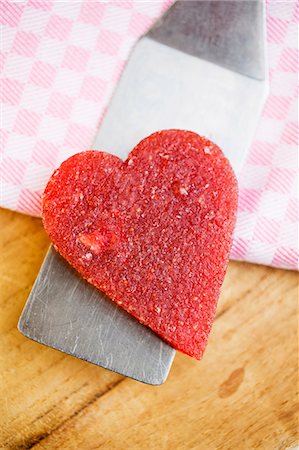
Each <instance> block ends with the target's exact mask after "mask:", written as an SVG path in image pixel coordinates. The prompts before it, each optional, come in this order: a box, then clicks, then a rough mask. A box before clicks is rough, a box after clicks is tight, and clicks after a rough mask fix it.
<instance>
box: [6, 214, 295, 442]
mask: <svg viewBox="0 0 299 450" xmlns="http://www.w3.org/2000/svg"><path fill="white" fill-rule="evenodd" d="M0 220H1V247H2V248H1V287H0V292H1V302H0V308H1V315H0V358H1V359H0V374H1V379H0V390H1V392H0V394H1V399H2V400H1V403H0V421H1V424H0V428H1V431H0V448H1V449H29V448H34V449H36V450H38V449H47V450H48V449H49V450H50V449H51V450H53V449H54V450H56V449H88V450H89V449H90V450H91V449H100V448H101V449H109V450H110V449H120V450H122V449H123V450H128V449H130V450H131V449H136V450H142V449H153V450H156V449H159V450H168V449H169V450H173V449H180V450H181V449H188V450H189V449H200V450H205V449H208V450H211V449H212V450H214V449H224V450H226V449H234V450H235V449H241V450H243V449H244V450H245V449H246V450H247V449H256V448H258V449H267V450H268V449H269V450H270V449H271V450H273V449H277V450H278V449H279V450H280V449H287V448H290V447H292V446H294V445H296V443H297V438H298V435H297V434H296V433H297V424H298V418H297V410H298V403H297V373H298V372H297V350H298V348H297V343H296V335H297V332H298V325H297V301H296V299H297V295H298V285H297V281H298V279H297V274H296V273H294V272H293V273H292V272H288V271H282V270H275V269H271V268H268V267H263V266H257V265H252V264H246V263H237V262H231V263H230V265H229V270H228V273H227V277H226V280H225V284H224V286H223V289H222V295H221V300H220V303H219V308H218V313H217V318H216V321H215V324H214V327H213V332H212V334H211V337H210V341H209V345H208V348H207V351H206V353H205V356H204V358H203V360H202V361H201V362H197V361H195V360H193V359H191V358H188V357H186V356H184V355H182V354H179V353H177V356H176V358H175V361H174V364H173V367H172V370H171V373H170V376H169V378H168V380H167V382H166V383H165V385H163V386H160V387H151V386H146V385H143V384H141V383H138V382H135V381H133V380H130V379H127V378H124V377H122V376H120V375H118V374H114V373H112V372H108V371H106V370H104V369H101V368H98V367H95V366H92V365H90V364H88V363H86V362H83V361H80V360H78V359H75V358H72V357H71V356H67V355H64V354H62V353H60V352H58V351H55V350H52V349H50V348H47V347H44V346H41V345H39V344H37V343H35V342H32V341H30V340H28V339H26V338H24V337H23V336H22V335H21V334H20V333H19V332H18V331H17V328H16V326H17V322H18V318H19V316H20V314H21V311H22V308H23V306H24V304H25V302H26V298H27V296H28V294H29V291H30V288H31V286H32V284H33V282H34V279H35V277H36V275H37V273H38V270H39V267H40V265H41V262H42V259H43V257H44V255H45V252H46V249H47V247H48V244H49V241H48V238H47V237H46V235H45V232H44V231H43V228H42V225H41V221H40V220H39V219H34V218H30V217H26V216H23V215H20V214H16V213H12V212H9V211H6V210H2V211H0Z"/></svg>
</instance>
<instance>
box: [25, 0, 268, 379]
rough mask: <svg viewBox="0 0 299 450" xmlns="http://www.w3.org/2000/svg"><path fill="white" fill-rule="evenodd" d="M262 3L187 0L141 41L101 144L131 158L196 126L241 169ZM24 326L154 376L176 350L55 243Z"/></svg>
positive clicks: (257, 74) (81, 354)
mask: <svg viewBox="0 0 299 450" xmlns="http://www.w3.org/2000/svg"><path fill="white" fill-rule="evenodd" d="M264 24H265V19H264V5H263V3H262V2H258V1H257V2H255V1H253V0H250V1H191V2H189V1H179V2H177V3H175V5H174V6H173V7H172V8H171V9H170V10H169V11H168V13H167V14H166V15H165V16H164V17H163V18H162V20H161V21H160V22H159V23H157V24H156V26H155V27H154V28H153V29H151V30H150V31H149V33H148V34H147V35H146V36H144V37H143V38H142V39H140V40H139V42H138V43H137V45H136V46H135V48H134V50H133V52H132V54H131V56H130V59H129V62H128V64H127V66H126V69H125V71H124V73H123V75H122V78H121V80H120V82H119V84H118V87H117V90H116V92H115V94H114V96H113V98H112V101H111V103H110V107H109V109H108V111H107V113H106V115H105V118H104V120H103V122H102V124H101V126H100V128H99V131H98V134H97V136H96V139H95V143H94V146H93V148H95V149H100V150H105V151H110V152H111V153H115V154H116V155H118V156H120V157H121V158H126V157H127V155H128V153H129V152H130V150H131V149H132V148H133V147H134V145H135V144H137V143H138V141H139V140H140V139H142V138H143V137H145V136H147V135H148V134H150V133H152V132H154V131H157V130H159V129H165V128H181V129H189V130H193V131H195V132H198V133H199V134H202V135H205V136H207V137H209V138H211V139H212V140H214V141H215V142H216V143H218V144H219V145H220V147H222V149H223V150H224V152H225V153H226V155H227V157H228V158H229V159H230V161H231V163H232V165H233V167H234V169H235V170H236V172H238V170H239V168H240V166H241V163H242V161H243V159H244V156H245V154H246V151H247V149H248V147H249V145H250V142H251V140H252V137H253V133H254V130H255V127H256V124H257V120H258V117H259V114H260V111H261V108H262V106H263V103H264V99H265V96H266V92H267V82H266V77H265V57H264V40H265V38H264ZM19 330H20V331H21V333H23V334H24V335H25V336H27V337H29V338H31V339H33V340H35V341H38V342H40V343H42V344H46V345H48V346H51V347H53V348H56V349H58V350H61V351H63V352H65V353H69V354H71V355H74V356H77V357H78V358H81V359H84V360H86V361H89V362H92V363H94V364H98V365H100V366H102V367H105V368H107V369H110V370H113V371H116V372H119V373H121V374H123V375H126V376H128V377H132V378H134V379H136V380H139V381H143V382H145V383H150V384H161V383H163V382H164V381H165V379H166V377H167V375H168V372H169V369H170V367H171V363H172V360H173V358H174V355H175V351H174V350H173V349H172V348H171V347H169V346H168V345H167V344H165V343H164V342H163V341H162V340H161V339H160V338H159V337H158V336H156V335H155V334H154V333H153V332H152V331H150V330H149V329H148V328H146V327H144V326H143V325H141V324H139V323H138V322H137V321H136V320H135V319H134V318H133V317H131V316H130V315H129V314H127V313H126V312H125V311H123V310H122V309H120V308H119V307H118V306H116V305H115V304H114V303H113V302H111V301H110V300H109V299H107V298H105V296H104V295H103V294H102V293H101V292H100V291H98V290H96V289H95V288H93V287H92V286H90V285H89V284H88V283H86V282H85V281H84V280H83V279H81V277H80V276H79V275H78V274H77V273H76V272H75V271H74V270H73V269H72V268H71V267H70V266H69V265H68V264H67V263H66V262H65V261H64V260H63V259H62V258H61V257H60V256H59V255H58V254H57V253H56V252H55V251H54V250H53V248H50V250H49V252H48V255H47V256H46V259H45V261H44V263H43V265H42V268H41V271H40V273H39V276H38V278H37V280H36V282H35V284H34V286H33V289H32V292H31V294H30V297H29V299H28V301H27V304H26V306H25V308H24V311H23V313H22V316H21V318H20V321H19Z"/></svg>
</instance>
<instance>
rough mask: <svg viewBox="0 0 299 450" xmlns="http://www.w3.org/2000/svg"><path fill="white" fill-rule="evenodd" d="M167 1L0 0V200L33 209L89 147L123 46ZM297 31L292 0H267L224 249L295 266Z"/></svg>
mask: <svg viewBox="0 0 299 450" xmlns="http://www.w3.org/2000/svg"><path fill="white" fill-rule="evenodd" d="M171 4H172V0H161V1H160V0H159V1H157V0H156V1H153V0H152V1H141V0H123V1H116V0H115V1H105V2H104V1H103V2H95V1H81V2H73V1H71V0H69V1H53V0H43V1H35V0H28V1H25V2H11V1H10V2H5V1H4V2H3V1H2V2H1V5H0V6H1V18H0V23H1V31H2V34H1V55H0V67H1V73H2V75H1V112H2V114H1V119H2V123H1V175H0V176H1V198H0V204H1V206H3V207H6V208H10V209H12V210H15V211H19V212H22V213H25V214H30V215H33V216H39V215H40V204H41V193H42V191H43V189H44V187H45V184H46V182H47V180H48V178H49V176H50V175H51V173H52V172H53V170H54V169H55V167H57V166H58V165H59V163H60V162H62V161H63V160H64V159H65V158H67V157H68V156H70V155H72V154H74V153H76V152H78V151H81V150H83V149H88V148H89V147H90V145H91V143H92V142H93V138H94V136H95V133H96V130H97V127H98V125H99V123H100V121H101V119H102V117H103V115H104V113H105V110H106V108H107V105H108V102H109V98H110V96H111V94H112V92H113V89H114V88H115V86H116V84H117V81H118V79H119V77H120V74H121V72H122V70H123V68H124V65H125V63H126V61H127V59H128V56H129V53H130V50H131V49H132V47H133V45H134V43H135V42H136V40H137V39H138V38H139V37H140V36H141V35H142V34H144V33H145V32H146V31H147V30H148V29H149V27H150V26H151V25H152V24H153V23H154V21H155V20H157V18H158V17H160V16H161V15H162V14H163V12H164V11H165V10H166V9H167V8H168V7H169V6H170V5H171ZM297 37H298V3H297V1H276V0H272V1H269V2H268V3H267V54H268V64H269V77H270V95H269V97H268V100H267V102H266V104H265V107H264V110H263V113H262V117H261V119H260V122H259V126H258V129H257V131H256V135H255V139H254V142H253V143H252V146H251V149H250V151H249V154H248V158H247V161H246V163H245V164H244V167H243V169H242V172H241V174H240V176H239V186H240V197H239V210H238V220H237V226H236V230H235V234H234V241H233V247H232V252H231V257H232V259H238V260H245V261H251V262H256V263H260V264H267V265H271V266H275V267H283V268H290V269H295V268H297V267H298V235H297V234H298V181H297V180H298V178H297V176H298V147H297V146H298V120H297V113H298V110H297V108H298V103H297V95H298V90H297V74H298V47H297ZM199 129H200V127H199ZM232 132H233V130H232Z"/></svg>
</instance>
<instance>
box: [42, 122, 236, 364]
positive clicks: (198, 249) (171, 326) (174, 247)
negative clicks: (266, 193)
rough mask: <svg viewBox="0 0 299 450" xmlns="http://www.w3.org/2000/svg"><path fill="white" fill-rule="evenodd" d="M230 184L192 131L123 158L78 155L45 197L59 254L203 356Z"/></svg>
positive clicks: (147, 143) (224, 249)
mask: <svg viewBox="0 0 299 450" xmlns="http://www.w3.org/2000/svg"><path fill="white" fill-rule="evenodd" d="M236 207H237V182H236V178H235V175H234V173H233V171H232V169H231V166H230V164H229V162H228V160H227V159H226V158H225V157H224V155H223V153H222V152H221V150H220V149H219V147H217V146H216V145H215V144H214V143H212V142H211V141H209V140H207V139H205V138H203V137H200V136H198V135H197V134H195V133H193V132H190V131H182V130H165V131H160V132H157V133H154V134H152V135H151V136H149V137H147V138H145V139H144V140H142V141H141V142H140V143H139V144H138V145H137V146H136V147H135V148H134V149H133V151H132V152H131V153H130V155H129V157H128V159H127V160H126V161H125V162H123V161H122V160H121V159H119V158H118V157H116V156H114V155H111V154H108V153H104V152H100V151H93V150H90V151H85V152H82V153H78V154H76V155H74V156H72V157H71V158H69V159H67V160H66V161H65V162H63V163H62V164H61V166H60V167H59V168H58V169H57V170H56V171H55V172H54V174H53V175H52V177H51V178H50V180H49V182H48V184H47V187H46V189H45V192H44V195H43V222H44V226H45V229H46V231H47V233H48V235H49V237H50V239H51V240H52V242H53V243H54V245H55V248H56V249H57V250H58V251H59V253H60V254H61V255H62V256H63V257H64V258H65V259H66V260H67V261H68V262H69V263H70V264H71V265H72V266H73V267H74V268H75V269H76V270H77V271H78V272H79V273H80V274H81V275H82V276H83V277H84V278H85V279H87V280H88V281H89V282H90V283H92V284H93V285H94V286H96V287H97V288H98V289H100V290H101V291H103V292H104V293H105V294H107V295H108V297H110V298H111V299H112V300H113V301H115V302H116V303H118V304H119V305H121V307H123V308H124V309H125V310H126V311H128V312H129V313H130V314H132V315H133V316H135V317H136V318H137V319H138V320H139V321H140V322H141V323H143V324H144V325H146V326H148V327H150V328H151V329H152V330H153V331H155V332H156V333H157V334H158V335H160V336H161V338H162V339H163V340H165V341H166V342H168V343H169V344H170V345H171V346H173V347H174V348H176V349H177V350H180V351H182V352H184V353H186V354H188V355H190V356H193V357H195V358H197V359H200V358H201V357H202V354H203V351H204V349H205V347H206V344H207V339H208V335H209V333H210V330H211V326H212V322H213V318H214V315H215V312H216V306H217V301H218V297H219V293H220V287H221V285H222V282H223V278H224V275H225V271H226V267H227V263H228V258H229V252H230V247H231V240H232V232H233V228H234V224H235V217H236Z"/></svg>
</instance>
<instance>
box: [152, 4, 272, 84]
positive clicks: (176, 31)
mask: <svg viewBox="0 0 299 450" xmlns="http://www.w3.org/2000/svg"><path fill="white" fill-rule="evenodd" d="M148 37H150V38H152V39H154V40H156V41H159V42H160V43H162V44H165V45H167V46H169V47H174V48H176V49H178V50H181V51H183V52H185V53H189V54H191V55H193V56H196V57H199V58H202V59H206V60H208V61H211V62H214V63H216V64H218V65H221V66H224V67H226V68H228V69H231V70H233V71H236V72H240V73H242V74H244V75H248V76H250V77H253V78H257V79H264V78H265V55H264V50H265V12H264V1H263V0H244V1H243V0H239V1H238V0H235V1H223V0H220V1H218V0H212V1H177V2H176V3H175V4H174V5H173V6H172V7H171V8H170V9H169V11H168V12H167V13H166V14H165V15H164V16H163V17H162V19H161V20H159V21H158V22H157V24H156V26H155V27H154V28H152V29H151V30H150V31H149V33H148Z"/></svg>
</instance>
